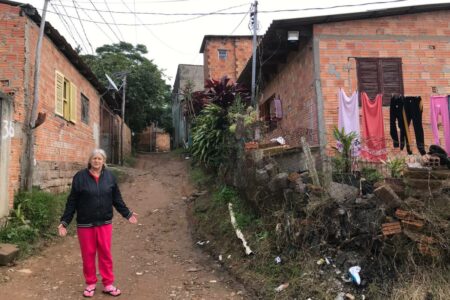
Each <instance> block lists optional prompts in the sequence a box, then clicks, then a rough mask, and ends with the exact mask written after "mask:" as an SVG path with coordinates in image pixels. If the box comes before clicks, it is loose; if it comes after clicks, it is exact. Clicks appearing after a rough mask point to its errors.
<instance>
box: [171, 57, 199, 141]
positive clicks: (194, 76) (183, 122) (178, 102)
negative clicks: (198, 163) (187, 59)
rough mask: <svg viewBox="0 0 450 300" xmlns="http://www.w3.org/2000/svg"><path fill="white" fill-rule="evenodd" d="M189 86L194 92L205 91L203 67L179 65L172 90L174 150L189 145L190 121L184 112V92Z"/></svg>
mask: <svg viewBox="0 0 450 300" xmlns="http://www.w3.org/2000/svg"><path fill="white" fill-rule="evenodd" d="M187 86H190V88H191V91H192V92H195V91H201V90H203V88H204V79H203V66H202V65H184V64H181V65H178V70H177V75H176V77H175V82H174V85H173V90H172V124H173V128H174V132H173V137H172V139H173V140H172V147H173V148H178V147H183V146H185V145H187V143H188V136H189V124H188V121H189V120H187V119H186V116H185V110H184V105H185V104H184V103H185V95H184V91H185V89H186V87H187Z"/></svg>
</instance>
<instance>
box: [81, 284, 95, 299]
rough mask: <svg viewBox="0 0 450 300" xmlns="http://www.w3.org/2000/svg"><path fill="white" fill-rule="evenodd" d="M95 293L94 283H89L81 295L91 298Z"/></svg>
mask: <svg viewBox="0 0 450 300" xmlns="http://www.w3.org/2000/svg"><path fill="white" fill-rule="evenodd" d="M94 293H95V284H89V285H87V286H86V288H85V289H84V291H83V297H86V298H91V297H94Z"/></svg>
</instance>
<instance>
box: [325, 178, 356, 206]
mask: <svg viewBox="0 0 450 300" xmlns="http://www.w3.org/2000/svg"><path fill="white" fill-rule="evenodd" d="M328 193H329V194H330V197H331V199H333V200H335V201H336V202H338V203H342V202H345V201H349V200H354V199H356V197H358V194H359V189H358V188H356V187H354V186H351V185H347V184H342V183H337V182H331V183H330V186H329V188H328Z"/></svg>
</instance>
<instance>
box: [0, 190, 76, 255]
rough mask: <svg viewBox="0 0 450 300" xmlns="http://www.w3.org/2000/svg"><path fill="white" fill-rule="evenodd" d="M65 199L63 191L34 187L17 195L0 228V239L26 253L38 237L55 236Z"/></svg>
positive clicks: (65, 195)
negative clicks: (4, 222) (52, 192)
mask: <svg viewBox="0 0 450 300" xmlns="http://www.w3.org/2000/svg"><path fill="white" fill-rule="evenodd" d="M66 198H67V194H58V195H54V194H51V193H48V192H44V191H40V190H37V189H35V190H33V191H32V192H20V193H19V194H17V195H16V197H15V199H14V208H13V209H12V210H11V213H10V217H9V218H8V222H7V223H6V225H5V226H4V227H3V228H1V229H0V242H5V243H12V244H17V245H19V248H20V249H21V250H22V251H23V252H25V253H27V252H29V250H30V249H31V246H32V244H33V243H34V242H36V241H37V240H38V239H39V238H41V237H49V236H54V235H56V226H57V224H58V223H59V218H60V216H61V214H62V212H63V210H64V206H65V203H66Z"/></svg>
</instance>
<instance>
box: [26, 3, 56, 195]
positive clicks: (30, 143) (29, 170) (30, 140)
mask: <svg viewBox="0 0 450 300" xmlns="http://www.w3.org/2000/svg"><path fill="white" fill-rule="evenodd" d="M49 2H50V0H45V2H44V9H43V10H42V18H41V24H40V25H39V36H38V40H37V46H36V58H35V62H34V91H33V106H32V109H31V115H30V119H29V120H30V122H29V123H28V127H26V135H27V149H26V152H27V153H28V155H27V158H28V159H27V166H26V176H25V188H26V190H27V191H31V189H32V187H33V169H34V128H35V125H36V118H37V110H38V105H39V77H40V74H41V73H40V69H41V68H40V67H41V48H42V40H43V38H44V28H45V15H46V14H47V6H48V3H49Z"/></svg>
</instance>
